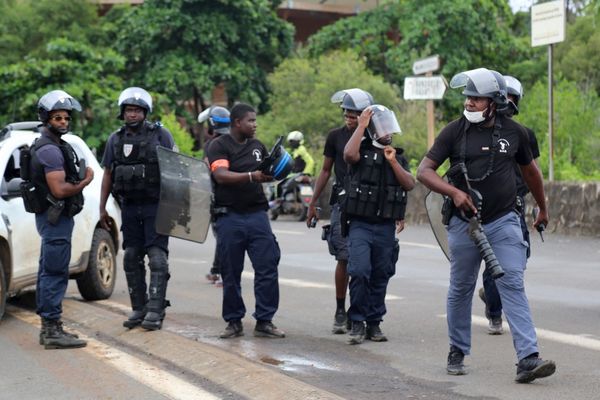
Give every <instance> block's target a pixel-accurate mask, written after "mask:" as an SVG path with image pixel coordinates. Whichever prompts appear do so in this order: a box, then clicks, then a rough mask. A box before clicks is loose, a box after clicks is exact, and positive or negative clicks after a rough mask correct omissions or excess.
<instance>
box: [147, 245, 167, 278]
mask: <svg viewBox="0 0 600 400" xmlns="http://www.w3.org/2000/svg"><path fill="white" fill-rule="evenodd" d="M148 260H149V262H148V266H149V267H150V271H152V272H162V271H164V272H167V273H168V272H169V262H168V260H167V252H166V251H165V250H163V249H161V248H160V247H156V246H152V247H149V248H148Z"/></svg>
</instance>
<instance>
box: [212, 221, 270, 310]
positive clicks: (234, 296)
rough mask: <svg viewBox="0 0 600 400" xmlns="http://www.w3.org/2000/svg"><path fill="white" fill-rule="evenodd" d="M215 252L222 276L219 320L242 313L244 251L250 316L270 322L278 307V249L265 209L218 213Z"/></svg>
mask: <svg viewBox="0 0 600 400" xmlns="http://www.w3.org/2000/svg"><path fill="white" fill-rule="evenodd" d="M215 227H216V229H217V251H218V253H219V258H220V262H221V277H222V279H223V319H224V320H225V321H232V320H241V319H242V318H244V315H245V314H246V306H245V305H244V300H243V298H242V285H241V278H242V271H243V270H244V258H245V254H246V252H247V253H248V256H249V257H250V261H251V262H252V267H253V268H254V297H255V299H256V307H255V311H254V314H253V316H254V318H255V319H256V320H258V321H271V320H272V319H273V316H274V315H275V312H276V311H277V308H278V307H279V281H278V279H279V275H278V270H277V267H278V265H279V259H280V257H281V252H280V250H279V245H278V244H277V240H276V239H275V235H273V231H272V230H271V224H270V223H269V218H268V216H267V213H266V212H265V211H257V212H253V213H247V214H241V213H236V212H231V211H230V212H229V213H227V214H225V215H221V216H219V218H218V219H217V221H216V224H215Z"/></svg>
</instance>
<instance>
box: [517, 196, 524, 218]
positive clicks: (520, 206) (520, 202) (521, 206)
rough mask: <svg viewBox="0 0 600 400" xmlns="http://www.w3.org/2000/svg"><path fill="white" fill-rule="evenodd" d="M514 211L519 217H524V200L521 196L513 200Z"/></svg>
mask: <svg viewBox="0 0 600 400" xmlns="http://www.w3.org/2000/svg"><path fill="white" fill-rule="evenodd" d="M515 211H516V212H518V213H519V214H520V215H525V199H524V198H523V197H521V196H517V198H516V200H515Z"/></svg>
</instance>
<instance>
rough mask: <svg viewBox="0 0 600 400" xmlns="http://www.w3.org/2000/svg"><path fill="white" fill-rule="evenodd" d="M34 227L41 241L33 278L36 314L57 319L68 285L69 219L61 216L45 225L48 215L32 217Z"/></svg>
mask: <svg viewBox="0 0 600 400" xmlns="http://www.w3.org/2000/svg"><path fill="white" fill-rule="evenodd" d="M35 225H36V228H37V231H38V233H39V234H40V236H41V238H42V245H41V249H40V264H39V269H38V276H37V289H36V303H37V313H38V314H39V315H40V316H41V317H42V318H45V319H50V320H57V319H60V316H61V314H62V300H63V298H64V297H65V292H66V291H67V285H68V284H69V262H70V261H71V236H72V234H73V226H74V222H73V218H72V217H65V216H64V215H61V216H60V218H59V220H58V222H57V223H56V225H52V224H50V223H49V222H48V212H47V211H46V212H44V213H42V214H36V215H35Z"/></svg>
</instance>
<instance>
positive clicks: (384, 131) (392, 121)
mask: <svg viewBox="0 0 600 400" xmlns="http://www.w3.org/2000/svg"><path fill="white" fill-rule="evenodd" d="M371 110H373V115H372V116H371V121H370V122H369V134H370V135H371V139H373V140H377V139H380V138H382V137H385V136H388V135H393V134H395V133H397V134H400V133H402V130H401V129H400V124H398V120H397V119H396V115H395V114H394V112H393V111H392V110H390V109H389V108H387V107H385V106H382V105H374V106H372V107H371Z"/></svg>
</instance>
